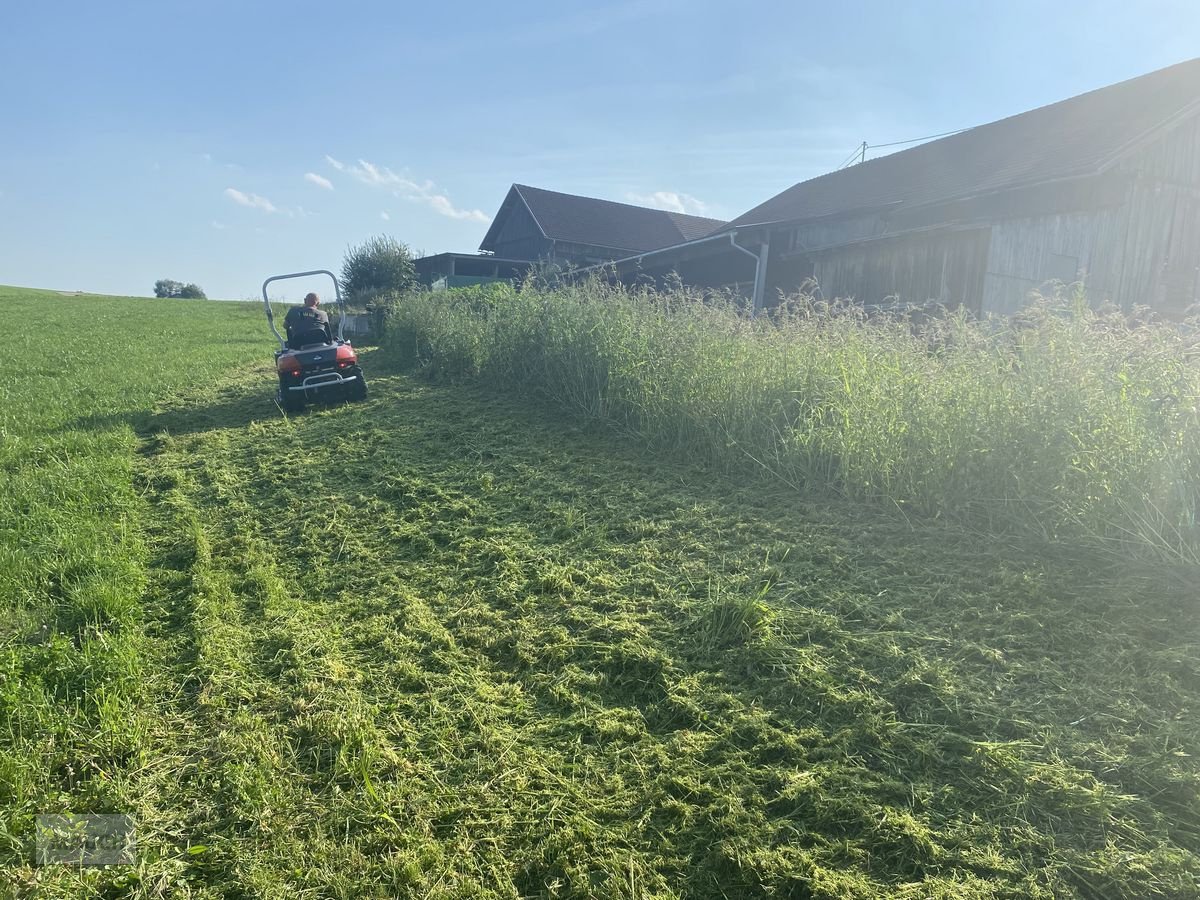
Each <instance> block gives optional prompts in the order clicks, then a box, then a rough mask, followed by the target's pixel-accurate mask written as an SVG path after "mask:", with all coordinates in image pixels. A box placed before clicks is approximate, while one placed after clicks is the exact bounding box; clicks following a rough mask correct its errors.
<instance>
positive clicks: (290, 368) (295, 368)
mask: <svg viewBox="0 0 1200 900" xmlns="http://www.w3.org/2000/svg"><path fill="white" fill-rule="evenodd" d="M279 372H280V374H281V375H299V374H300V360H298V359H296V357H294V356H284V357H281V358H280V360H279Z"/></svg>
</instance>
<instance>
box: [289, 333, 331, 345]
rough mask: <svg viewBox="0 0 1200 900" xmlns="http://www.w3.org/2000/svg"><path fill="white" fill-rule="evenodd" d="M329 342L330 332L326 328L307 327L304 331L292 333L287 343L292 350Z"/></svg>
mask: <svg viewBox="0 0 1200 900" xmlns="http://www.w3.org/2000/svg"><path fill="white" fill-rule="evenodd" d="M329 342H330V339H329V332H328V331H327V330H326V329H325V328H305V329H304V330H303V331H294V332H292V333H290V334H289V335H288V340H287V345H288V347H290V348H291V349H292V350H299V349H300V348H302V347H311V346H312V345H313V344H328V343H329Z"/></svg>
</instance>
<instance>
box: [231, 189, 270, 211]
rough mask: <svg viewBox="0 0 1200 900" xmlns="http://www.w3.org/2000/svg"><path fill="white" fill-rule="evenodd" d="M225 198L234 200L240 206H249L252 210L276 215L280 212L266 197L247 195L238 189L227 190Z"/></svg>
mask: <svg viewBox="0 0 1200 900" xmlns="http://www.w3.org/2000/svg"><path fill="white" fill-rule="evenodd" d="M225 196H226V197H228V198H229V199H230V200H232V201H233V202H234V203H236V204H238V206H248V207H250V208H251V209H261V210H262V211H263V212H268V213H275V212H279V208H278V207H276V206H275V204H274V203H272V202H271V201H270V200H268V199H267V198H266V197H260V196H258V194H245V193H243V192H242V191H239V190H238V189H237V188H225Z"/></svg>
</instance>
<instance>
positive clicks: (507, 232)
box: [493, 202, 551, 260]
mask: <svg viewBox="0 0 1200 900" xmlns="http://www.w3.org/2000/svg"><path fill="white" fill-rule="evenodd" d="M550 246H551V245H550V241H549V240H548V239H547V238H546V237H544V236H543V235H542V230H541V229H540V228H538V224H537V222H535V221H534V218H533V216H532V215H531V214H530V212H529V209H528V208H527V207H526V206H525V204H524V203H522V202H517V203H515V204H514V205H513V207H512V213H511V214H509V215H508V216H507V217H506V218H505V221H504V226H503V227H502V228H501V229H500V233H499V234H497V235H496V244H495V247H494V248H493V249H494V252H495V254H496V256H499V257H502V258H504V259H528V260H537V259H545V258H546V257H548V256H549V255H550Z"/></svg>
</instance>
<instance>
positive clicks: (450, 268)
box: [415, 184, 726, 287]
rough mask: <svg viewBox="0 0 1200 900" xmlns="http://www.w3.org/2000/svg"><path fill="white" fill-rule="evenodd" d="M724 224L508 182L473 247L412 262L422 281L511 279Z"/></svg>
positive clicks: (679, 239) (681, 239) (663, 243)
mask: <svg viewBox="0 0 1200 900" xmlns="http://www.w3.org/2000/svg"><path fill="white" fill-rule="evenodd" d="M725 224H726V223H725V222H723V221H721V220H720V219H706V218H704V217H703V216H689V215H684V214H682V213H675V212H669V211H667V210H662V209H650V208H649V207H645V206H634V205H633V204H630V203H616V202H614V201H612V200H597V199H595V198H593V197H580V196H578V195H576V194H563V193H560V192H558V191H547V190H544V189H543V188H535V187H529V186H528V185H524V184H514V185H513V186H512V187H510V188H509V190H508V194H507V195H506V196H505V198H504V202H503V203H502V204H501V205H500V209H499V211H498V212H497V213H496V217H495V218H494V219H493V220H492V225H491V227H490V228H489V229H488V232H487V234H486V235H485V236H484V238H483V243H481V244H480V245H479V249H480V251H481V252H480V253H439V254H436V255H435V256H426V257H422V258H421V259H418V260H416V261H415V264H416V269H417V279H418V281H420V282H421V283H422V284H424V285H425V286H427V287H455V286H459V285H464V284H478V283H481V282H486V281H498V280H512V279H514V278H519V277H520V276H521V275H523V274H524V273H525V272H526V271H527V270H528V269H529V267H530V266H531V265H533V264H534V263H548V264H550V265H556V266H559V267H561V268H564V269H565V268H571V267H584V266H590V265H594V264H596V263H600V262H606V261H608V260H614V259H618V258H620V257H623V256H629V255H630V254H633V253H641V252H644V251H647V250H657V249H659V248H662V247H668V246H672V245H675V244H681V243H685V242H687V241H690V240H692V239H693V238H697V237H700V236H701V235H705V234H708V233H710V232H712V231H713V230H715V229H717V228H720V227H721V226H723V225H725Z"/></svg>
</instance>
